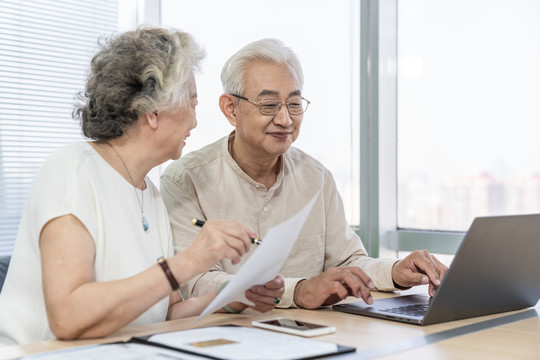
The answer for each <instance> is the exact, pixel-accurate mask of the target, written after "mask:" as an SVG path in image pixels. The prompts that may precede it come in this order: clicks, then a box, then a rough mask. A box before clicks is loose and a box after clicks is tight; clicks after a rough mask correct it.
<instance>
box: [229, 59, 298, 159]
mask: <svg viewBox="0 0 540 360" xmlns="http://www.w3.org/2000/svg"><path fill="white" fill-rule="evenodd" d="M240 95H242V96H244V97H246V98H248V99H250V100H252V101H254V102H257V103H262V102H265V101H268V100H274V101H278V102H282V103H285V102H287V101H289V100H290V99H292V98H299V97H300V88H299V85H298V78H297V76H296V73H295V71H294V70H293V69H292V68H291V67H290V66H289V65H286V64H274V63H266V62H261V61H256V62H252V63H250V64H249V65H248V67H247V69H246V71H245V73H244V93H243V94H240ZM238 100H239V105H238V107H237V108H236V109H237V113H236V115H237V116H236V139H235V141H239V142H241V143H242V145H243V146H246V147H247V148H249V150H250V152H251V153H252V154H253V155H255V156H257V157H263V158H277V157H278V156H279V155H281V154H283V153H285V152H286V151H287V150H288V149H289V148H290V146H291V144H292V143H293V142H294V141H295V140H296V138H297V137H298V134H299V132H300V125H301V124H302V119H303V115H290V114H289V112H288V110H287V107H286V106H285V104H283V106H282V107H281V110H280V111H279V113H278V114H277V115H262V114H261V112H260V111H259V108H258V107H257V106H255V105H253V104H251V103H249V102H248V101H246V100H240V99H238Z"/></svg>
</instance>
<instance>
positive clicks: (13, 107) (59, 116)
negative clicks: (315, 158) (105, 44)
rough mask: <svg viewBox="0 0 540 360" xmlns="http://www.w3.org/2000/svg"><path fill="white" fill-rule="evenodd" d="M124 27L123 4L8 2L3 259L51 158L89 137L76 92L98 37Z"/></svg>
mask: <svg viewBox="0 0 540 360" xmlns="http://www.w3.org/2000/svg"><path fill="white" fill-rule="evenodd" d="M117 29H118V3H117V1H111V0H82V1H78V0H65V1H62V0H1V1H0V256H2V255H9V254H11V252H12V250H13V244H14V241H15V238H16V235H17V230H18V227H19V221H20V217H21V213H22V210H23V208H24V205H25V202H26V197H27V194H28V190H29V188H30V185H31V183H32V180H33V178H34V176H35V174H36V172H37V170H38V169H39V167H40V166H41V164H42V162H43V160H44V159H45V158H46V157H47V156H48V155H49V154H50V153H51V152H52V151H53V150H55V149H57V148H58V147H60V146H62V145H64V144H66V143H68V142H71V141H73V140H80V139H82V135H81V131H80V127H79V124H78V122H77V121H74V120H73V119H72V117H71V112H72V109H73V104H74V96H75V94H76V93H77V92H79V91H81V90H83V89H84V83H85V79H86V75H87V71H88V68H89V64H90V59H91V57H92V55H93V54H94V52H95V51H96V49H97V39H98V38H99V37H101V36H104V35H109V34H111V33H112V32H114V31H116V30H117Z"/></svg>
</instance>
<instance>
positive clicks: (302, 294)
mask: <svg viewBox="0 0 540 360" xmlns="http://www.w3.org/2000/svg"><path fill="white" fill-rule="evenodd" d="M374 287H375V285H374V284H373V281H371V279H370V278H369V277H368V276H367V275H366V274H365V273H364V272H363V271H362V270H360V269H359V268H358V267H355V266H351V267H347V268H333V269H330V270H328V271H325V272H323V273H322V274H320V275H317V276H315V277H313V278H311V279H308V280H302V281H300V282H299V283H298V284H296V288H295V289H294V302H295V304H296V305H298V306H299V307H302V308H305V309H316V308H318V307H319V306H322V305H324V306H329V305H333V304H335V303H337V302H339V301H340V300H343V299H344V298H346V297H347V296H355V297H361V298H362V299H364V301H365V302H366V303H368V304H372V303H373V298H372V297H371V293H370V289H373V288H374Z"/></svg>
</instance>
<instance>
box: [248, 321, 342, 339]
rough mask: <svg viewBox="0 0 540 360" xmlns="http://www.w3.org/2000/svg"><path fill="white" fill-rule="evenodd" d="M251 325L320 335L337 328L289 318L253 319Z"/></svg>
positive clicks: (298, 333) (301, 334) (307, 334)
mask: <svg viewBox="0 0 540 360" xmlns="http://www.w3.org/2000/svg"><path fill="white" fill-rule="evenodd" d="M251 325H253V326H256V327H260V328H263V329H268V330H275V331H281V332H285V333H288V334H293V335H300V336H318V335H325V334H331V333H333V332H336V328H335V327H333V326H325V325H318V324H312V323H308V322H305V321H300V320H294V319H287V318H275V319H268V320H259V321H253V322H252V323H251Z"/></svg>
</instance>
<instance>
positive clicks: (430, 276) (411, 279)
mask: <svg viewBox="0 0 540 360" xmlns="http://www.w3.org/2000/svg"><path fill="white" fill-rule="evenodd" d="M446 270H448V267H447V266H446V265H444V264H443V263H441V262H440V261H439V260H438V259H437V258H436V257H435V256H433V255H431V254H430V253H429V252H428V251H427V250H423V251H420V250H416V251H413V252H412V253H411V254H410V255H409V256H407V257H406V258H404V259H402V260H400V261H398V262H397V263H395V264H394V266H393V267H392V280H394V283H396V284H397V285H398V286H401V287H410V286H415V285H425V284H428V283H429V295H430V296H434V295H435V292H436V290H437V288H438V287H439V285H440V284H441V279H442V278H443V276H444V274H445V273H446Z"/></svg>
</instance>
